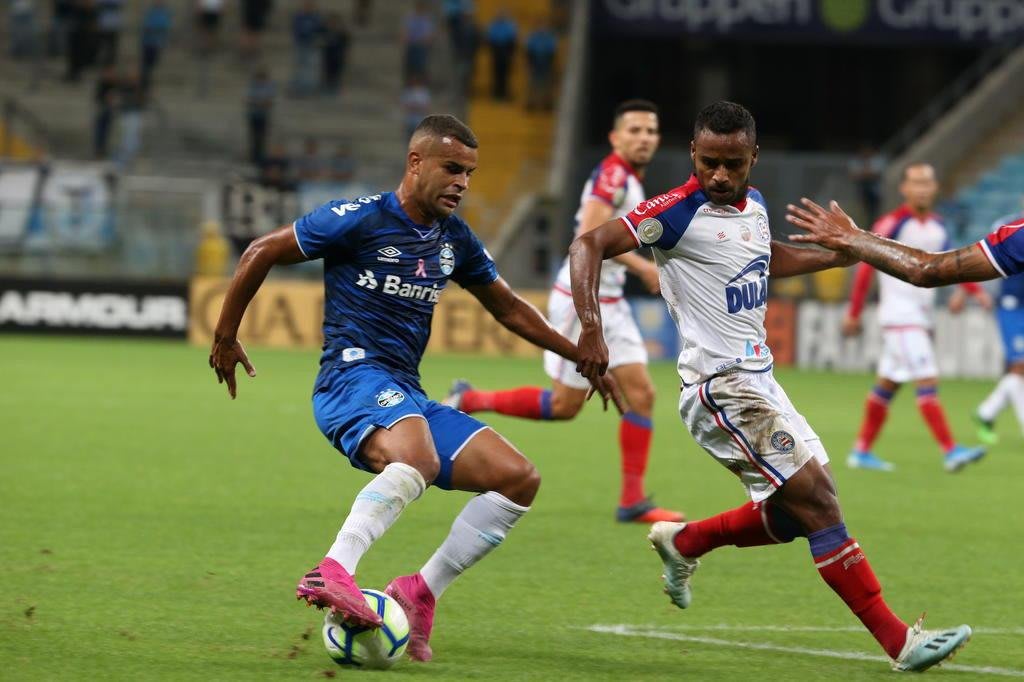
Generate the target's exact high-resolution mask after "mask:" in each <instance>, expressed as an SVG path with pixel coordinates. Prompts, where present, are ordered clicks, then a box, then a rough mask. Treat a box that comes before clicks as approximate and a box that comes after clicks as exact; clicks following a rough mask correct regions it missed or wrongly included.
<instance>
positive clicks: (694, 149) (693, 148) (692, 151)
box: [690, 140, 697, 170]
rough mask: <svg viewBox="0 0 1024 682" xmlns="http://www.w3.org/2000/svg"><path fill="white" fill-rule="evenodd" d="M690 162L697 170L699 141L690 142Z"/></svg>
mask: <svg viewBox="0 0 1024 682" xmlns="http://www.w3.org/2000/svg"><path fill="white" fill-rule="evenodd" d="M690 161H693V169H694V170H697V141H696V140H690Z"/></svg>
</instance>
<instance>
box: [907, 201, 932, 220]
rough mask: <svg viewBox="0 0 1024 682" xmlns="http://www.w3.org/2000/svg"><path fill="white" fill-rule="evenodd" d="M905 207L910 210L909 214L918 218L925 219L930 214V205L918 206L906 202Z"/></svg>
mask: <svg viewBox="0 0 1024 682" xmlns="http://www.w3.org/2000/svg"><path fill="white" fill-rule="evenodd" d="M906 207H907V210H908V211H910V214H911V215H912V216H914V217H915V218H917V219H918V220H927V219H928V216H930V215H931V214H932V209H931V207H928V208H918V207H916V206H911V205H910V204H906Z"/></svg>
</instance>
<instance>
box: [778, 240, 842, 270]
mask: <svg viewBox="0 0 1024 682" xmlns="http://www.w3.org/2000/svg"><path fill="white" fill-rule="evenodd" d="M856 262H857V259H856V258H854V257H853V256H851V255H849V254H845V253H842V252H839V251H829V250H827V249H814V248H809V247H806V246H791V245H789V244H786V243H784V242H780V241H775V240H773V241H772V260H771V269H770V272H771V274H772V277H773V278H774V277H794V276H796V275H806V274H807V273H810V272H818V271H819V270H828V269H829V268H845V267H847V266H848V265H853V264H854V263H856Z"/></svg>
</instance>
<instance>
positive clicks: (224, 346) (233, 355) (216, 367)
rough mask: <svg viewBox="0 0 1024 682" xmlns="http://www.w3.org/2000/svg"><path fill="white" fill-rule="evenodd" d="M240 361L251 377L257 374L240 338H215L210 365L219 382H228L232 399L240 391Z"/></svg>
mask: <svg viewBox="0 0 1024 682" xmlns="http://www.w3.org/2000/svg"><path fill="white" fill-rule="evenodd" d="M238 363H242V367H244V368H245V373H246V374H248V375H249V376H250V377H254V376H256V368H255V367H253V366H252V363H251V362H249V356H248V355H246V354H245V349H244V348H242V344H241V343H240V342H239V341H238V339H231V340H230V341H228V340H227V339H215V340H214V342H213V347H212V348H211V349H210V367H212V368H213V371H214V373H215V374H216V375H217V383H218V384H222V383H225V382H227V385H228V394H229V395H230V396H231V399H232V400H234V399H235V395H236V394H237V392H238V388H237V385H236V384H235V365H237V364H238Z"/></svg>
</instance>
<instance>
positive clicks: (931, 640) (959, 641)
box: [892, 616, 971, 673]
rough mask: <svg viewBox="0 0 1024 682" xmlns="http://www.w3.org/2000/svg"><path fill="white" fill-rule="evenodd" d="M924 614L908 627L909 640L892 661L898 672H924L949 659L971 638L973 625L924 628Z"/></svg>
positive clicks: (894, 668) (893, 667)
mask: <svg viewBox="0 0 1024 682" xmlns="http://www.w3.org/2000/svg"><path fill="white" fill-rule="evenodd" d="M923 620H924V616H921V617H920V618H918V619H917V622H916V623H914V625H913V627H910V628H907V642H906V644H904V645H903V650H902V651H900V655H899V656H897V657H896V659H895V660H894V661H893V662H892V669H893V670H896V671H898V672H915V673H919V672H924V671H925V670H927V669H928V668H930V667H932V666H933V665H939V664H941V663H943V662H944V661H948V660H950V659H951V658H953V656H955V655H956V653H957V652H958V651H959V650H960V649H962V648H963V646H964V645H965V644H967V641H968V640H969V639H970V638H971V626H969V625H959V626H957V627H955V628H949V629H948V630H922V629H921V622H922V621H923Z"/></svg>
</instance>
